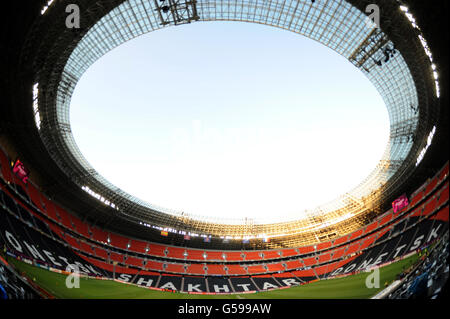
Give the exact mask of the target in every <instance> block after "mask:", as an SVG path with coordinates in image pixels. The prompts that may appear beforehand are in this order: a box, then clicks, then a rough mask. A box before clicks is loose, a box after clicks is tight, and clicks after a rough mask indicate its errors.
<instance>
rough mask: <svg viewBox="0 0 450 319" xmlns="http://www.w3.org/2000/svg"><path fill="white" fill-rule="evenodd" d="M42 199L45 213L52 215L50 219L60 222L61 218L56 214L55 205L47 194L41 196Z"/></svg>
mask: <svg viewBox="0 0 450 319" xmlns="http://www.w3.org/2000/svg"><path fill="white" fill-rule="evenodd" d="M41 201H42V204H43V206H44V211H43V213H44V214H46V215H47V216H48V217H50V219H53V220H54V221H56V222H58V223H59V218H58V217H57V216H56V210H55V205H54V204H53V202H51V201H49V200H48V199H47V198H45V196H41Z"/></svg>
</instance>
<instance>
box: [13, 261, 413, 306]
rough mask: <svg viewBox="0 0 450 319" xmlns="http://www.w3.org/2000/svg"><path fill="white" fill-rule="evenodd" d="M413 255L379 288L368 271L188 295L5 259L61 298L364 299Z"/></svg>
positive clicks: (384, 271) (391, 268)
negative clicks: (74, 277) (71, 279)
mask: <svg viewBox="0 0 450 319" xmlns="http://www.w3.org/2000/svg"><path fill="white" fill-rule="evenodd" d="M418 259H419V257H418V255H417V254H415V255H413V256H410V257H408V258H406V259H404V260H401V261H398V262H396V263H394V264H391V265H388V266H385V267H383V268H381V269H380V288H379V289H376V288H373V289H369V288H367V287H366V285H365V282H366V278H367V276H368V275H369V273H360V274H357V275H353V276H348V277H344V278H337V279H330V280H322V281H317V282H313V283H310V284H306V285H303V286H297V287H292V288H289V289H279V290H274V291H268V292H260V293H255V294H238V295H189V294H184V293H171V292H161V291H155V290H150V289H147V288H141V287H137V286H133V285H127V284H122V283H118V282H115V281H110V280H97V279H86V278H81V279H80V288H78V289H68V288H67V287H66V285H65V282H66V276H65V275H62V274H58V273H54V272H51V271H48V270H45V269H42V268H38V267H35V266H31V265H29V264H26V263H24V262H21V261H18V260H16V259H14V258H8V262H10V263H11V264H12V265H13V266H15V267H16V269H17V270H18V271H20V272H21V273H25V274H26V276H27V277H28V278H30V279H32V280H34V281H35V282H36V284H38V285H39V286H40V287H42V288H43V289H44V290H46V291H47V292H49V293H50V294H52V295H53V296H55V297H56V298H63V299H265V298H268V299H354V298H356V299H366V298H370V297H372V296H374V295H375V294H377V293H378V292H380V291H381V290H383V288H384V285H385V283H391V282H392V281H394V280H395V278H396V276H397V275H398V274H400V273H401V272H402V271H403V269H406V268H408V267H410V266H412V265H413V264H415V263H416V262H417V261H418Z"/></svg>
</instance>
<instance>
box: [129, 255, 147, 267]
mask: <svg viewBox="0 0 450 319" xmlns="http://www.w3.org/2000/svg"><path fill="white" fill-rule="evenodd" d="M125 263H126V264H127V265H132V266H136V267H140V268H142V267H143V265H144V260H143V259H142V258H137V257H132V256H128V258H127V260H126V262H125Z"/></svg>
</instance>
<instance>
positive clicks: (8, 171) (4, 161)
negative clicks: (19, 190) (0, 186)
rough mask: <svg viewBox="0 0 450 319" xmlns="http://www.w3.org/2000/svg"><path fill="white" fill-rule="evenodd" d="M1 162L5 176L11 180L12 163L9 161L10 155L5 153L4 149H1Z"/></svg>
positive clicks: (7, 179)
mask: <svg viewBox="0 0 450 319" xmlns="http://www.w3.org/2000/svg"><path fill="white" fill-rule="evenodd" d="M0 164H1V168H2V174H3V178H4V179H5V180H6V181H11V176H12V173H11V163H10V161H9V158H8V156H7V155H6V154H5V153H3V151H2V150H0Z"/></svg>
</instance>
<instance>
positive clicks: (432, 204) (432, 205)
mask: <svg viewBox="0 0 450 319" xmlns="http://www.w3.org/2000/svg"><path fill="white" fill-rule="evenodd" d="M436 207H437V200H436V197H432V198H431V199H430V200H428V201H427V202H426V203H425V208H424V210H423V213H422V216H428V215H430V214H432V213H434V211H435V210H436Z"/></svg>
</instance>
